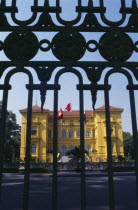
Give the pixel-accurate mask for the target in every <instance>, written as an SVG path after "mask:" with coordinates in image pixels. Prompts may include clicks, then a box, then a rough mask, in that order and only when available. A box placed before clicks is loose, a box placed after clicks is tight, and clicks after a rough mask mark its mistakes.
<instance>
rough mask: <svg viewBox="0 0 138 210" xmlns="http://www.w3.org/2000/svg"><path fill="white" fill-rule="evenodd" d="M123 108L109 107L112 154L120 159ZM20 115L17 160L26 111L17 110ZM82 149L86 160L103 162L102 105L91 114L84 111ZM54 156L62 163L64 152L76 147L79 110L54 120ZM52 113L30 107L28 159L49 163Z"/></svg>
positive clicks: (22, 152)
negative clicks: (85, 154) (83, 145)
mask: <svg viewBox="0 0 138 210" xmlns="http://www.w3.org/2000/svg"><path fill="white" fill-rule="evenodd" d="M122 112H123V109H121V108H117V107H113V106H110V117H111V119H110V120H111V135H112V155H113V156H114V157H118V156H119V155H122V156H124V149H123V137H122V118H121V114H122ZM20 113H21V115H22V134H21V144H20V159H21V160H24V158H25V148H26V147H25V145H26V124H27V109H22V110H20ZM85 114H86V122H85V148H86V150H88V151H89V160H88V161H91V162H99V161H106V160H107V142H106V122H105V106H102V107H100V108H97V109H96V110H95V111H91V110H86V112H85ZM58 133H59V137H58V154H59V156H61V154H62V160H64V159H65V157H66V152H67V151H68V150H72V149H73V148H74V147H75V146H79V145H80V116H79V111H78V110H74V111H63V119H62V121H61V120H58ZM52 142H53V111H50V110H48V109H44V110H43V112H41V108H40V107H39V106H37V105H35V106H33V107H32V129H31V151H30V153H31V159H33V160H34V161H36V162H37V161H40V162H52V161H53V153H52V151H53V144H52Z"/></svg>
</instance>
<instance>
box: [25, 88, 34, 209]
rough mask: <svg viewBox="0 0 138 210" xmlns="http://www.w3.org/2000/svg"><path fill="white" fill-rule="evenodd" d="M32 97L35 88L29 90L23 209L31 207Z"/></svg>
mask: <svg viewBox="0 0 138 210" xmlns="http://www.w3.org/2000/svg"><path fill="white" fill-rule="evenodd" d="M32 99H33V90H32V89H29V90H28V109H27V129H26V130H27V131H26V156H25V175H24V191H23V210H28V207H29V170H30V142H31V124H32Z"/></svg>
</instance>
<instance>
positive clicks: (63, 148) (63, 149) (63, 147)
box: [62, 145, 66, 156]
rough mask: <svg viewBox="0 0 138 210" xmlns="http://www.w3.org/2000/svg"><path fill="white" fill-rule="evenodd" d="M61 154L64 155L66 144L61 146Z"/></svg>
mask: <svg viewBox="0 0 138 210" xmlns="http://www.w3.org/2000/svg"><path fill="white" fill-rule="evenodd" d="M62 155H63V156H65V155H66V146H64V145H63V146H62Z"/></svg>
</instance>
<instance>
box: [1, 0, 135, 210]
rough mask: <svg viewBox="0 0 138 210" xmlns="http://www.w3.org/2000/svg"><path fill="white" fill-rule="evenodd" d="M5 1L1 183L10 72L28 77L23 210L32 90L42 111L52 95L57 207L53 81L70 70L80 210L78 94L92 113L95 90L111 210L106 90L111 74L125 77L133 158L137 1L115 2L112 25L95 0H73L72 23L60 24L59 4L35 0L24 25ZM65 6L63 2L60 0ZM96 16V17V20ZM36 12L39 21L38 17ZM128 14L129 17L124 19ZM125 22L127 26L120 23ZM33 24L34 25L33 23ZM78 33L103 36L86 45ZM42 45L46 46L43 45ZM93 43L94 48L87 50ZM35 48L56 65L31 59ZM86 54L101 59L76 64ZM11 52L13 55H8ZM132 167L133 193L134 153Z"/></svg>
mask: <svg viewBox="0 0 138 210" xmlns="http://www.w3.org/2000/svg"><path fill="white" fill-rule="evenodd" d="M7 2H8V1H6V0H1V4H0V32H9V34H8V35H7V37H6V39H5V40H4V41H3V42H2V41H0V50H1V51H3V52H4V53H5V55H6V57H7V58H8V59H9V61H1V62H0V76H2V75H3V73H4V71H5V70H6V69H7V68H8V67H12V68H13V69H12V70H10V71H9V72H8V73H7V75H6V76H5V81H4V84H3V85H0V89H1V90H3V104H2V112H1V123H0V185H1V183H2V171H3V144H4V136H5V123H6V110H7V103H8V93H9V90H10V89H11V86H10V84H9V83H10V79H11V77H12V75H13V74H15V73H17V72H23V73H25V74H27V75H28V78H29V84H28V85H26V87H27V89H28V113H27V133H26V161H25V176H24V194H23V209H24V210H27V209H28V205H29V202H28V198H29V168H30V138H31V115H32V97H33V91H34V90H40V94H41V103H42V104H41V108H42V109H43V105H44V103H45V98H46V92H47V91H49V90H53V91H54V121H53V125H54V137H53V158H54V161H53V200H52V203H53V207H52V209H53V210H56V209H57V137H58V130H57V111H58V105H57V103H58V90H59V89H60V85H59V84H58V80H59V78H60V76H61V75H62V74H63V73H65V72H72V73H73V74H75V75H76V76H77V77H78V79H79V85H78V86H77V89H78V90H79V95H80V99H79V101H80V131H81V135H80V136H81V139H80V147H81V209H82V210H85V209H86V202H85V200H86V199H85V159H84V120H83V91H84V90H89V91H91V95H92V104H93V109H94V108H95V103H96V99H97V91H100V90H101V91H104V95H105V109H106V132H107V148H108V182H109V201H110V202H109V207H110V209H112V210H113V209H115V202H114V185H113V173H112V152H111V130H110V110H109V90H110V88H111V86H110V85H109V84H108V80H109V77H110V75H112V74H114V73H117V72H118V73H121V74H123V75H125V76H126V78H127V79H128V86H127V90H128V91H129V95H130V106H131V117H132V130H133V141H134V145H135V154H138V139H137V123H136V111H135V99H134V90H138V84H133V78H132V76H131V74H130V72H129V71H131V72H132V73H133V75H134V77H135V78H136V80H138V69H137V68H138V62H126V61H127V60H128V59H129V58H131V56H132V54H133V52H136V53H137V52H138V47H137V45H138V41H136V42H135V43H134V42H133V40H132V38H131V33H138V6H137V3H136V0H132V6H131V7H129V8H128V7H126V5H125V0H120V2H121V8H120V14H121V15H122V18H121V19H120V20H119V21H117V22H111V21H109V20H108V19H107V18H106V17H105V12H106V8H105V7H104V1H103V0H99V6H95V5H94V2H93V1H92V0H88V5H87V6H83V5H82V1H81V0H78V5H77V6H76V13H77V18H76V19H74V20H72V21H65V20H63V19H62V18H61V16H60V13H61V12H62V8H61V6H60V0H55V6H51V5H50V1H49V0H46V1H44V5H43V6H39V4H38V3H39V2H38V0H34V5H33V6H32V7H31V11H32V17H31V18H30V19H28V20H26V21H21V20H18V19H17V18H16V13H17V12H18V8H17V6H16V0H12V5H11V6H7ZM65 3H66V1H65ZM7 13H9V14H10V15H11V19H12V21H13V22H14V23H15V24H13V25H11V24H10V23H9V21H8V18H7V15H6V14H7ZM51 13H54V14H55V15H56V19H57V21H58V23H59V24H58V25H57V24H56V23H55V21H54V20H53V18H52V17H51ZM96 13H97V14H99V15H100V19H101V20H100V21H102V22H103V25H101V24H100V21H99V19H98V18H97V16H96ZM38 14H40V17H39V19H38V21H37V22H36V19H37V16H38ZM82 14H85V16H84V18H83V21H82V22H81V23H80V20H81V18H82ZM128 14H129V16H127V15H128ZM126 20H128V21H127V24H124V22H125V21H126ZM34 22H36V23H34ZM35 32H39V33H41V32H45V33H47V32H57V33H56V35H55V36H54V38H53V39H52V41H49V40H48V39H43V40H41V41H38V38H37V36H36V34H35ZM82 32H87V33H91V32H93V33H97V32H99V33H100V32H102V33H103V35H101V38H100V40H99V42H97V41H96V40H93V39H90V40H89V41H86V39H85V36H84V35H82ZM44 44H46V45H47V46H46V47H44ZM91 45H93V47H91ZM38 50H41V51H43V52H48V51H51V52H52V53H53V55H54V56H55V58H56V59H58V61H47V60H44V61H31V59H32V58H34V57H35V55H36V54H37V53H38ZM86 50H87V51H89V52H91V53H93V52H96V51H99V53H100V55H101V56H102V58H104V60H105V61H100V62H91V61H90V62H88V61H80V59H81V58H83V56H84V55H85V53H86ZM13 52H14V53H13ZM28 67H32V68H33V69H34V71H35V72H36V73H37V76H38V78H39V80H40V84H34V83H33V76H32V74H31V72H30V71H29V70H28ZM57 67H60V68H61V70H59V71H58V73H57V75H56V77H55V83H54V84H51V85H50V84H47V82H48V81H49V80H50V78H51V75H52V73H53V71H54V70H55V69H56V68H57ZM77 67H80V68H81V69H83V70H84V71H85V73H86V74H87V77H88V79H89V81H90V84H89V85H86V84H83V78H82V75H81V73H80V72H79V70H77ZM106 67H110V70H108V72H107V73H106V76H105V79H104V84H98V81H99V80H100V78H101V75H102V73H103V71H104V70H105V68H106ZM135 165H136V185H137V192H138V155H135Z"/></svg>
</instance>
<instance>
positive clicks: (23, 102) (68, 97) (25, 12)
mask: <svg viewBox="0 0 138 210" xmlns="http://www.w3.org/2000/svg"><path fill="white" fill-rule="evenodd" d="M38 2H39V3H40V5H43V3H44V0H39V1H38ZM49 2H50V5H55V0H49ZM93 2H94V5H95V6H98V5H99V1H98V0H94V1H93ZM104 2H105V6H106V7H107V12H106V17H107V18H108V19H110V20H111V21H117V20H119V19H120V18H121V14H119V13H118V12H119V8H120V0H114V1H113V0H105V1H104ZM131 2H132V1H131V0H126V5H127V6H129V7H130V6H131ZM17 3H18V4H17V6H18V8H19V13H18V14H17V18H19V19H22V20H25V19H28V18H29V17H30V16H31V13H30V6H32V5H33V0H17ZM82 3H83V5H87V4H88V0H83V1H82ZM7 5H11V0H7ZM76 5H77V0H61V6H63V12H62V14H61V17H62V18H63V19H66V20H72V19H74V18H75V17H76V13H75V6H76ZM84 16H85V15H83V17H82V20H83V18H84ZM7 17H8V19H9V22H10V23H11V24H13V22H12V21H11V19H10V15H7ZM97 17H98V19H99V21H100V23H101V24H102V25H104V24H103V23H102V21H101V20H100V17H99V16H98V15H97ZM128 17H129V16H128ZM52 18H53V20H54V21H55V17H54V15H52ZM37 19H38V18H37ZM127 20H128V18H127ZM127 20H126V22H125V24H127ZM56 23H57V21H56ZM57 24H58V23H57ZM7 34H8V33H7V32H2V33H0V40H1V41H4V39H5V38H6V36H7ZM35 34H36V35H38V33H35ZM55 34H56V33H46V32H43V33H41V34H39V35H38V39H39V40H42V39H49V40H50V41H51V40H52V38H53V37H54V35H55ZM102 34H103V33H88V34H86V33H83V35H84V36H85V39H86V40H87V41H88V40H91V39H92V40H93V39H94V40H97V41H98V40H99V39H100V37H101V35H102ZM129 35H130V36H131V37H132V39H133V41H134V42H135V41H137V40H138V39H137V36H136V35H135V34H133V33H132V34H129ZM137 59H138V53H136V52H134V53H133V55H132V56H131V58H130V59H129V60H128V61H137ZM3 60H8V59H7V58H6V56H5V55H4V53H3V51H0V61H3ZM33 60H38V61H39V60H41V61H42V60H57V59H56V58H55V57H54V56H53V55H52V53H51V51H49V52H42V51H40V50H39V52H38V54H37V56H35V58H33ZM81 60H82V61H104V59H103V58H102V57H101V56H100V54H99V52H98V51H96V52H95V53H90V52H88V51H86V53H85V56H84V57H83V58H82V59H81ZM58 70H59V68H58V69H56V70H55V71H54V74H53V76H52V78H51V80H50V81H49V84H53V81H54V76H55V74H56V73H57V71H58ZM78 70H79V71H80V72H81V73H82V75H83V79H84V84H89V83H90V82H89V80H88V79H87V77H86V75H85V73H84V71H83V70H82V69H79V68H78ZM107 70H108V69H107ZM107 70H104V72H103V74H102V78H101V80H100V82H99V84H103V80H104V76H105V74H106V72H107ZM30 71H31V72H32V74H33V75H34V83H36V84H39V80H38V79H37V76H36V75H35V73H34V71H33V69H31V68H30ZM7 72H8V70H6V71H5V73H4V75H3V76H2V78H1V80H0V83H1V84H2V83H3V81H4V77H5V75H6V73H7ZM132 76H133V75H132ZM27 83H28V79H27V77H26V76H25V75H24V74H21V73H18V74H16V75H14V76H13V77H12V79H11V85H12V86H13V88H12V90H11V91H10V94H9V103H8V110H12V111H13V112H14V113H16V115H17V120H18V123H19V124H20V123H21V115H20V113H19V110H20V109H23V108H26V107H27V90H26V89H25V84H27ZM134 83H135V84H136V83H137V81H136V80H135V79H134ZM60 84H61V88H62V89H61V90H60V91H59V108H60V107H61V106H62V109H64V108H65V107H66V105H67V104H68V103H69V102H71V104H72V109H73V110H76V109H79V97H78V96H79V95H78V92H77V90H76V84H78V79H77V78H76V76H75V75H73V74H71V73H66V74H64V75H63V76H61V78H60ZM110 84H111V85H112V90H111V91H110V105H111V106H116V107H119V108H123V109H124V112H123V114H122V119H123V130H124V131H129V132H131V120H130V118H131V117H130V104H129V95H128V91H127V90H126V85H127V79H126V78H125V77H124V76H123V75H121V74H114V75H112V76H111V77H110ZM137 92H138V91H137ZM84 96H85V101H84V104H85V109H86V110H91V109H92V102H91V94H90V91H85V92H84ZM135 96H136V98H135V99H136V105H137V104H138V93H136V91H135ZM97 97H98V99H97V103H96V108H98V107H100V106H102V105H104V94H103V92H101V91H100V92H98V96H97ZM39 98H40V94H39V91H34V99H33V104H35V103H36V100H37V104H38V105H39V106H40V99H39ZM1 99H2V91H1V92H0V100H1ZM44 108H47V109H50V110H53V91H49V92H47V97H46V103H45V105H44ZM137 113H138V107H137ZM137 116H138V115H137Z"/></svg>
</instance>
